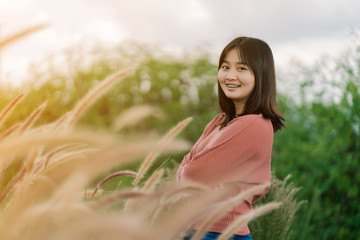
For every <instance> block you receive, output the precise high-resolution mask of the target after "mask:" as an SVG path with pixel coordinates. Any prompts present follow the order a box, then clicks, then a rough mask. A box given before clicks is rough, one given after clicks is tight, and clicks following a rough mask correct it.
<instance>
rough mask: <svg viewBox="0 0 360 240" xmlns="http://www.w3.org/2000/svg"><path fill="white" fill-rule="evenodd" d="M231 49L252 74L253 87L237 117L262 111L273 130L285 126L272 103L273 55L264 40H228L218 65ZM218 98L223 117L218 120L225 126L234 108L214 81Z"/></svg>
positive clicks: (273, 97)
mask: <svg viewBox="0 0 360 240" xmlns="http://www.w3.org/2000/svg"><path fill="white" fill-rule="evenodd" d="M233 49H237V50H238V54H239V57H241V60H242V62H244V63H245V64H246V65H247V66H248V67H249V69H250V71H251V72H252V73H253V74H254V77H255V86H254V90H253V91H252V93H251V95H250V96H249V98H248V99H247V101H246V103H245V106H244V109H243V111H242V113H241V114H240V116H243V115H247V114H262V115H263V117H264V118H268V119H270V120H271V123H272V125H273V128H274V132H276V131H277V130H280V129H281V128H283V127H285V124H284V122H285V119H284V118H283V117H282V116H281V113H280V112H279V110H278V108H277V105H276V77H275V66H274V58H273V55H272V52H271V49H270V47H269V45H268V44H267V43H265V42H264V41H262V40H260V39H256V38H250V37H238V38H235V39H234V40H232V41H231V42H230V43H229V44H228V45H227V46H226V47H225V48H224V49H223V51H222V52H221V55H220V59H219V67H218V69H220V67H221V65H222V64H223V62H224V59H225V57H226V55H227V53H228V52H229V51H231V50H233ZM218 98H219V105H220V108H221V110H222V111H223V112H224V113H225V115H226V117H225V118H224V120H223V121H222V122H221V123H220V126H221V127H225V126H226V125H227V124H228V123H229V122H230V121H231V120H232V119H234V118H235V114H236V109H235V105H234V102H233V100H231V99H230V98H228V97H226V95H225V93H224V91H223V90H222V89H221V86H220V83H219V82H218Z"/></svg>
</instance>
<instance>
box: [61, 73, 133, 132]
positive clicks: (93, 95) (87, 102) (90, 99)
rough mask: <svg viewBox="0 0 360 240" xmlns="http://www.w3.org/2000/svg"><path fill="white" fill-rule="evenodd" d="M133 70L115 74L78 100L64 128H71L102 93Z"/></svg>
mask: <svg viewBox="0 0 360 240" xmlns="http://www.w3.org/2000/svg"><path fill="white" fill-rule="evenodd" d="M134 70H135V68H128V69H126V70H122V71H120V72H117V73H115V74H114V75H112V76H110V77H108V78H107V79H105V80H103V81H102V82H100V83H99V84H98V85H96V86H95V87H94V88H93V89H91V90H90V91H89V92H88V93H87V94H86V95H85V96H84V97H83V98H82V99H80V101H79V102H78V103H77V105H76V106H75V108H74V109H73V110H72V111H71V113H70V115H69V116H68V117H67V122H66V125H65V127H69V126H73V125H74V124H75V123H76V122H77V121H78V120H79V118H80V117H81V116H82V114H83V113H84V112H85V110H86V109H87V108H88V107H89V106H91V105H92V104H93V103H94V102H95V101H96V100H97V99H98V98H99V97H100V96H101V95H102V94H103V93H105V92H106V91H107V90H108V89H110V88H111V87H112V86H114V85H115V84H116V83H118V82H119V81H120V80H121V79H122V78H123V77H125V76H126V75H128V74H129V73H130V72H132V71H134Z"/></svg>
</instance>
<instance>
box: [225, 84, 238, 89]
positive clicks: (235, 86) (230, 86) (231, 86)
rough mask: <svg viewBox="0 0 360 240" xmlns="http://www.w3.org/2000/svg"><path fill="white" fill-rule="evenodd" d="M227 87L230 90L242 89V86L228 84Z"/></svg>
mask: <svg viewBox="0 0 360 240" xmlns="http://www.w3.org/2000/svg"><path fill="white" fill-rule="evenodd" d="M226 86H227V87H229V88H239V87H241V85H233V84H226Z"/></svg>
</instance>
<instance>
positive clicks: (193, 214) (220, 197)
mask: <svg viewBox="0 0 360 240" xmlns="http://www.w3.org/2000/svg"><path fill="white" fill-rule="evenodd" d="M8 43H9V42H7V44H8ZM3 44H5V43H3ZM0 46H1V45H0ZM131 71H132V69H127V70H123V71H120V72H118V73H115V74H114V75H112V76H110V77H109V78H107V79H105V80H104V81H102V82H100V83H99V84H98V85H97V86H95V87H94V88H93V89H91V90H90V91H89V93H88V94H86V95H85V96H84V97H83V98H82V99H80V100H79V102H78V104H76V105H75V107H74V109H73V110H72V111H70V112H69V113H68V114H65V115H64V116H63V117H61V118H59V119H58V120H57V121H55V122H53V123H47V124H43V125H40V126H37V127H34V123H35V122H36V119H37V117H38V116H39V115H40V114H41V113H42V111H43V110H44V108H46V103H44V104H42V105H40V106H38V107H35V110H34V111H33V113H31V114H30V115H29V117H28V118H26V119H25V120H24V121H23V122H21V123H19V124H17V125H16V126H14V127H10V129H8V130H6V129H5V130H4V132H3V134H2V136H1V141H0V182H2V183H3V184H2V185H1V189H0V192H1V195H0V233H1V235H0V236H1V239H6V240H20V239H28V240H32V239H34V240H35V239H36V240H39V239H40V240H41V239H51V240H56V239H59V240H60V239H61V240H63V239H124V240H125V239H133V240H136V239H160V240H161V239H163V240H170V239H179V238H180V237H181V234H182V233H183V232H186V231H187V230H189V229H190V228H191V227H192V226H193V224H194V223H196V222H197V221H199V220H201V219H207V223H209V224H210V223H211V222H212V221H215V220H216V219H218V218H219V217H221V214H219V210H224V209H230V208H232V207H233V206H234V205H236V204H238V203H239V202H241V201H242V200H243V199H244V198H245V197H246V196H248V195H249V194H256V193H257V192H258V191H260V190H259V189H258V188H256V189H252V190H251V191H250V192H246V193H241V194H240V195H238V196H235V198H234V199H230V200H227V199H226V197H225V196H228V195H229V193H230V192H232V191H233V188H232V184H224V185H223V186H222V187H221V188H206V187H204V186H200V185H194V184H190V183H189V184H184V185H180V184H178V183H177V182H176V181H170V182H168V181H167V182H166V183H163V184H158V183H159V182H161V180H162V176H163V175H164V170H162V169H159V170H158V171H156V172H155V173H154V174H153V175H152V176H151V177H150V178H149V179H148V180H147V181H145V183H144V184H143V185H142V186H140V184H139V181H140V180H141V179H142V178H143V176H144V174H145V172H146V171H147V170H148V169H149V166H151V164H152V163H153V162H154V161H155V159H156V156H158V154H160V153H164V152H168V151H179V150H184V149H188V148H189V145H188V144H187V143H186V142H184V141H180V140H175V136H176V135H177V134H178V133H179V132H180V131H181V130H182V129H183V128H184V127H185V126H186V125H187V124H188V123H189V122H190V120H191V118H188V119H185V120H183V121H181V122H180V123H179V124H178V125H176V126H175V127H174V128H173V129H171V130H170V131H169V132H168V133H167V134H166V135H165V136H163V137H160V136H159V137H152V138H151V139H150V138H148V139H147V138H140V139H137V140H129V139H126V138H125V137H123V136H122V135H121V132H120V133H104V132H99V131H94V130H91V129H80V128H78V127H77V126H76V123H77V121H78V119H79V118H80V117H81V116H82V114H83V113H84V112H85V111H86V110H87V109H88V108H89V107H90V106H91V105H92V104H93V103H94V102H95V100H96V99H98V98H99V97H100V96H101V95H102V94H104V93H105V92H106V90H108V89H110V88H111V87H112V86H114V85H115V84H116V83H118V82H119V81H120V80H121V79H122V78H123V77H125V76H126V75H128V74H130V72H131ZM22 96H23V95H19V96H18V97H16V98H15V99H14V100H13V101H12V102H10V103H9V105H8V106H7V107H5V109H4V110H3V112H2V114H1V115H0V123H3V122H4V121H5V120H6V119H7V117H8V116H9V114H11V111H12V110H13V109H15V107H16V105H17V104H19V103H20V101H19V100H20V99H21V98H22ZM147 109H148V108H147ZM147 113H148V114H151V113H152V112H151V111H147ZM129 114H132V115H133V116H131V117H129V116H130V115H129ZM142 114H143V113H142ZM136 115H137V113H136V111H134V112H130V113H129V112H128V114H127V115H126V116H124V118H123V119H121V118H120V119H117V120H116V122H115V123H114V124H113V126H115V129H116V130H121V128H122V126H125V125H127V124H130V123H131V121H133V120H134V119H139V118H142V117H145V115H141V114H139V115H138V116H136ZM144 156H146V157H145V160H144V162H143V164H142V165H141V167H140V169H139V170H138V172H131V171H127V170H126V169H124V170H123V171H120V172H115V173H112V174H110V175H108V176H106V177H105V178H103V179H102V180H101V181H100V182H99V183H98V184H97V185H96V186H95V189H94V190H93V191H91V195H90V196H89V197H87V195H85V197H84V190H85V189H87V188H88V187H89V186H90V185H91V183H92V182H93V181H94V179H96V178H98V177H99V176H100V175H102V174H104V173H105V172H108V171H109V170H111V169H113V168H114V167H115V166H116V167H118V166H121V165H125V164H127V163H129V162H130V161H134V160H136V159H139V157H144ZM14 169H15V170H16V171H15V172H14V173H13V174H10V173H9V172H11V171H13V170H14ZM119 176H122V177H135V180H134V187H132V188H129V189H123V190H121V191H114V192H113V193H110V194H104V195H101V196H99V195H97V194H96V193H97V192H99V191H100V190H101V187H102V186H103V184H105V183H106V182H107V181H108V180H109V179H113V178H115V177H119ZM260 188H261V187H260ZM261 189H262V188H261ZM127 200H128V201H127ZM129 200H133V201H129ZM125 202H127V203H128V204H125ZM115 205H116V207H115ZM278 206H279V204H278V203H271V204H270V205H266V206H263V207H259V208H258V209H255V210H253V211H252V212H249V214H247V215H244V216H243V217H242V218H241V219H239V220H238V222H236V223H234V225H232V226H230V228H228V229H227V231H226V232H225V233H224V235H223V236H222V238H224V239H225V238H227V236H228V235H229V234H231V233H232V232H234V231H235V229H237V228H239V227H241V226H243V225H244V224H246V223H247V222H248V221H249V220H250V219H252V218H254V217H256V216H258V215H261V214H263V213H265V212H268V211H270V210H272V209H274V208H277V207H278ZM213 208H215V210H218V211H214V210H212V209H213ZM205 231H206V226H204V227H203V229H200V230H199V231H198V236H200V235H201V234H202V233H204V232H205Z"/></svg>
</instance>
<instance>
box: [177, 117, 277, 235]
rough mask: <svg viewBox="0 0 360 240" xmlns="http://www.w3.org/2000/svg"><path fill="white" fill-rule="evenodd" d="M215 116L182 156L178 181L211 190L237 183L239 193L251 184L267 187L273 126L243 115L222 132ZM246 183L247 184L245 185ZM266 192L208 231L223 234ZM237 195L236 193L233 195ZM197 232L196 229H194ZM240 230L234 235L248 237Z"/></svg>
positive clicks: (237, 207)
mask: <svg viewBox="0 0 360 240" xmlns="http://www.w3.org/2000/svg"><path fill="white" fill-rule="evenodd" d="M222 118H223V115H222V114H218V115H217V116H216V117H215V118H214V119H213V120H212V121H211V122H210V123H208V125H207V126H206V128H205V130H204V132H203V134H202V136H201V137H200V138H199V140H198V141H197V142H196V143H195V145H194V146H193V147H192V149H191V150H190V152H189V153H188V154H187V155H185V157H184V159H183V161H182V163H181V165H180V167H179V169H178V172H177V177H178V181H180V182H196V183H201V184H203V185H206V186H209V187H213V186H217V185H220V184H224V183H233V182H238V186H239V187H238V188H237V190H238V192H237V193H239V192H241V191H243V190H245V189H248V188H250V187H252V186H253V183H270V175H271V174H270V163H271V149H272V143H273V136H274V132H273V126H272V124H271V121H270V120H268V119H265V118H263V117H262V115H253V114H251V115H245V116H241V117H237V118H235V119H233V120H232V121H230V122H229V123H228V125H227V126H226V127H224V128H222V129H220V126H218V122H219V121H220V120H221V119H222ZM246 183H249V184H246ZM267 190H268V189H266V190H264V191H263V192H261V193H259V194H258V195H256V196H254V197H252V198H249V199H247V200H246V201H244V202H243V203H241V204H239V205H237V206H236V207H235V208H233V209H232V210H231V211H230V212H228V213H227V214H226V216H224V217H223V218H222V219H220V220H219V221H218V222H217V223H216V224H214V225H213V226H212V227H211V228H210V229H208V231H211V232H220V233H221V232H223V231H224V230H225V229H226V228H227V227H228V226H229V225H230V224H231V223H232V222H233V221H234V219H235V218H236V217H237V216H239V215H242V214H244V213H246V212H248V211H250V210H251V209H252V204H253V203H254V202H255V201H256V200H258V199H259V198H260V197H262V196H263V195H264V194H265V193H266V192H267ZM235 194H236V193H235ZM195 229H196V226H195ZM249 233H250V231H249V228H248V227H247V226H246V227H243V228H242V229H239V230H238V231H237V232H236V234H239V235H246V234H249Z"/></svg>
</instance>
